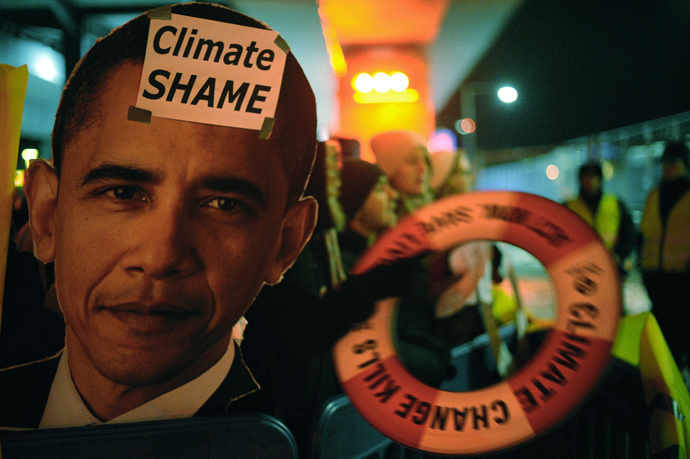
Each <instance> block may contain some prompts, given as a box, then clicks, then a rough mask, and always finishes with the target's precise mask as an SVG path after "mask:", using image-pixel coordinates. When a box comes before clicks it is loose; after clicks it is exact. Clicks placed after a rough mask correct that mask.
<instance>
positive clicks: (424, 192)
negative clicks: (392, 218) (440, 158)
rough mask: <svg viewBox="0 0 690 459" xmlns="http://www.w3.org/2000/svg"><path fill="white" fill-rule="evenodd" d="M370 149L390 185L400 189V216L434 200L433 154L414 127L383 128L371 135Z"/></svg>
mask: <svg viewBox="0 0 690 459" xmlns="http://www.w3.org/2000/svg"><path fill="white" fill-rule="evenodd" d="M371 149H372V151H373V152H374V157H376V162H377V164H378V166H379V167H380V168H381V170H383V172H384V173H385V174H386V176H388V181H389V182H390V184H391V186H392V187H393V188H395V189H396V190H397V191H398V193H400V204H401V205H400V207H399V208H398V214H399V215H400V216H404V215H406V214H408V213H410V212H412V211H414V210H415V209H417V208H419V207H422V206H424V205H426V204H429V203H430V202H431V200H432V199H431V198H432V197H431V191H430V188H429V177H430V173H431V158H430V156H429V150H428V149H427V147H426V144H425V142H424V140H423V139H422V137H420V136H419V135H418V134H416V133H414V132H411V131H388V132H383V133H381V134H377V135H375V136H374V137H373V138H372V139H371Z"/></svg>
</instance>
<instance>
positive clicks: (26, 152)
mask: <svg viewBox="0 0 690 459" xmlns="http://www.w3.org/2000/svg"><path fill="white" fill-rule="evenodd" d="M36 158H38V150H36V149H35V148H25V149H23V150H22V159H23V160H24V161H31V160H32V159H36Z"/></svg>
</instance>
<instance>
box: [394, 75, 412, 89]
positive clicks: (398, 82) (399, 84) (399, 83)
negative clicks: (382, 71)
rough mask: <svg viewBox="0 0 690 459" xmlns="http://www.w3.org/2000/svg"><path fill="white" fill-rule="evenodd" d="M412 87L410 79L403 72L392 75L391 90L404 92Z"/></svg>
mask: <svg viewBox="0 0 690 459" xmlns="http://www.w3.org/2000/svg"><path fill="white" fill-rule="evenodd" d="M409 85H410V79H409V78H407V75H405V74H404V73H402V72H394V73H393V74H392V75H391V89H392V90H393V91H395V92H403V91H404V90H406V89H407V87H408V86H409Z"/></svg>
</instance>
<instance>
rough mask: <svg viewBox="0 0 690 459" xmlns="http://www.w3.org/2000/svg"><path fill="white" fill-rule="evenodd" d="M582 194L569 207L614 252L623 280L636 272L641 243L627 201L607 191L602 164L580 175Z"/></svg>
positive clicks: (582, 169) (587, 167)
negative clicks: (634, 257)
mask: <svg viewBox="0 0 690 459" xmlns="http://www.w3.org/2000/svg"><path fill="white" fill-rule="evenodd" d="M578 181H579V183H580V192H579V194H578V196H577V197H576V198H574V199H571V200H569V201H567V202H566V203H565V206H566V207H567V208H568V209H570V210H572V211H573V212H575V213H576V214H578V215H579V216H580V217H581V218H582V219H584V220H585V221H586V222H587V224H589V226H591V227H592V228H594V229H595V230H596V232H597V233H598V234H599V236H600V237H601V239H602V241H603V243H604V245H605V246H606V248H607V249H609V250H610V251H611V253H612V254H613V256H614V258H615V259H616V264H617V265H618V271H619V274H620V276H621V279H624V278H625V277H626V275H627V274H628V272H630V270H631V269H632V268H633V262H632V260H631V259H630V256H631V255H632V253H633V251H634V249H635V245H636V243H637V239H638V236H637V229H636V228H635V224H634V223H633V220H632V217H631V216H630V212H628V209H627V207H626V206H625V204H624V203H623V201H622V200H621V199H620V198H619V197H618V196H616V195H615V194H613V193H608V192H605V191H604V190H603V187H602V185H603V181H604V174H603V170H602V168H601V164H599V162H597V161H590V162H587V163H585V164H583V165H582V166H581V167H580V169H579V172H578Z"/></svg>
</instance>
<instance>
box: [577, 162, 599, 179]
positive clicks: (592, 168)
mask: <svg viewBox="0 0 690 459" xmlns="http://www.w3.org/2000/svg"><path fill="white" fill-rule="evenodd" d="M585 175H590V176H592V175H594V176H597V177H599V178H603V177H604V172H603V170H602V169H601V164H599V163H598V162H596V161H590V162H587V163H585V164H583V165H582V166H580V172H579V173H578V178H580V179H581V178H582V177H584V176H585Z"/></svg>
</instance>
